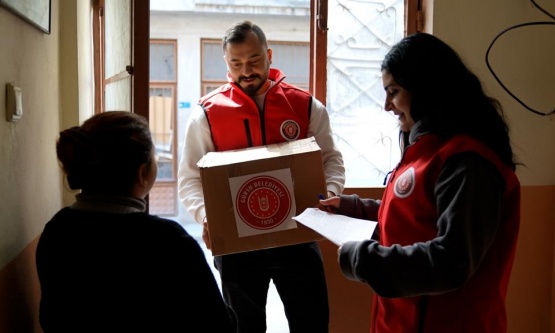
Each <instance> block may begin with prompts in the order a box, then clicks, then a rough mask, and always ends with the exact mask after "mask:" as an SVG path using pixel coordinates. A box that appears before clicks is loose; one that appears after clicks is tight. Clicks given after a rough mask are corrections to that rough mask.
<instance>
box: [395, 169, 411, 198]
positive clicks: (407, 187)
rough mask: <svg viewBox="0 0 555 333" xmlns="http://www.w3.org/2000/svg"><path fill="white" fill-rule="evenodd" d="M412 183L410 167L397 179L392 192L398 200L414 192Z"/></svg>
mask: <svg viewBox="0 0 555 333" xmlns="http://www.w3.org/2000/svg"><path fill="white" fill-rule="evenodd" d="M414 181H415V178H414V168H413V167H410V168H408V169H407V170H406V171H405V172H403V173H402V174H401V175H400V176H399V177H398V178H397V180H396V181H395V186H393V192H394V193H395V195H396V196H397V197H399V198H406V197H408V196H409V195H410V194H411V193H412V191H413V190H414Z"/></svg>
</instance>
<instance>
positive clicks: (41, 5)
mask: <svg viewBox="0 0 555 333" xmlns="http://www.w3.org/2000/svg"><path fill="white" fill-rule="evenodd" d="M50 2H51V0H0V5H1V6H3V7H5V8H7V9H8V10H10V11H11V12H12V13H14V14H15V15H17V16H19V17H20V18H22V19H23V20H25V21H27V22H28V23H30V24H31V25H33V26H34V27H36V28H37V29H39V30H41V31H43V32H45V33H47V34H50V17H51V15H50V6H51V3H50Z"/></svg>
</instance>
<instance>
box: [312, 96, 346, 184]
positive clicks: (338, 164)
mask: <svg viewBox="0 0 555 333" xmlns="http://www.w3.org/2000/svg"><path fill="white" fill-rule="evenodd" d="M311 136H314V138H315V139H316V142H317V143H318V146H320V148H321V149H322V160H323V163H324V174H325V176H326V186H327V190H328V191H331V192H333V193H335V194H341V193H342V192H343V188H344V187H345V166H344V165H343V155H342V154H341V152H340V151H339V149H338V148H337V146H336V145H335V142H334V140H333V133H332V130H331V125H330V119H329V115H328V111H327V110H326V107H325V106H324V105H323V104H322V103H321V102H320V101H318V100H317V99H316V98H312V112H311V114H310V124H309V125H308V137H311Z"/></svg>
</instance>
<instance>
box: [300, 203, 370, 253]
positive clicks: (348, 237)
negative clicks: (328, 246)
mask: <svg viewBox="0 0 555 333" xmlns="http://www.w3.org/2000/svg"><path fill="white" fill-rule="evenodd" d="M293 219H294V220H295V221H298V222H300V223H302V224H304V225H305V226H307V227H309V228H310V229H312V230H314V231H316V232H317V233H319V234H320V235H322V236H324V237H326V238H327V239H329V240H330V241H331V242H333V243H334V244H336V245H339V246H341V245H343V244H344V243H345V242H348V241H362V240H367V239H370V238H371V237H372V234H373V233H374V229H375V228H376V225H377V224H378V223H377V222H375V221H369V220H362V219H355V218H352V217H348V216H344V215H337V214H331V213H328V212H324V211H322V210H320V209H318V208H307V209H305V211H304V212H302V213H301V214H299V215H297V216H293Z"/></svg>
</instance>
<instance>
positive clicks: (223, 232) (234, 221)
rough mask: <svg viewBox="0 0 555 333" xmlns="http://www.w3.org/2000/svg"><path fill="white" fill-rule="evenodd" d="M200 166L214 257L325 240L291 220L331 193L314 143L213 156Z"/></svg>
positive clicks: (282, 145)
mask: <svg viewBox="0 0 555 333" xmlns="http://www.w3.org/2000/svg"><path fill="white" fill-rule="evenodd" d="M197 165H198V167H199V169H200V175H201V180H202V186H203V191H204V202H205V205H206V218H207V221H208V228H209V229H210V242H211V250H212V254H213V255H222V254H230V253H237V252H245V251H252V250H259V249H265V248H272V247H279V246H284V245H292V244H298V243H307V242H311V241H316V240H321V239H323V237H322V236H321V235H320V234H318V233H316V232H315V231H313V230H312V229H310V228H308V227H306V226H304V225H302V224H300V223H297V222H296V221H295V220H293V219H292V217H293V216H295V215H298V214H300V213H302V212H303V211H304V210H305V209H306V208H307V207H315V206H316V205H317V204H318V196H319V195H320V194H323V195H325V193H326V192H327V190H326V182H325V177H324V169H323V164H322V152H321V150H320V147H319V146H318V144H317V143H316V140H315V139H314V138H312V137H311V138H307V139H302V140H297V141H293V142H284V143H279V144H273V145H267V146H259V147H252V148H245V149H237V150H232V151H225V152H210V153H208V154H206V155H205V156H204V157H203V158H202V159H201V160H200V161H199V162H198V163H197Z"/></svg>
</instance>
